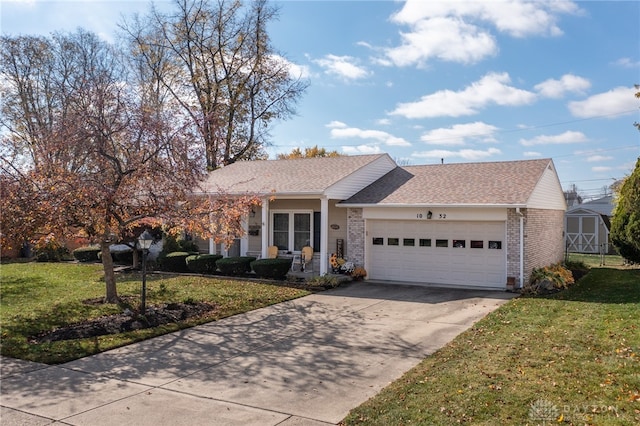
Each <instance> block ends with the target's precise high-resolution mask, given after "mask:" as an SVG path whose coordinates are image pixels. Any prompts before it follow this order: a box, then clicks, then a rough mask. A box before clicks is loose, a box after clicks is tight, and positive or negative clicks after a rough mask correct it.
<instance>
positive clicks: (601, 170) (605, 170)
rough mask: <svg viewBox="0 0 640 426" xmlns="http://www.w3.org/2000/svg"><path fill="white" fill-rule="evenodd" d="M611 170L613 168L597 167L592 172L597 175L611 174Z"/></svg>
mask: <svg viewBox="0 0 640 426" xmlns="http://www.w3.org/2000/svg"><path fill="white" fill-rule="evenodd" d="M611 170H613V169H612V168H611V167H605V166H595V167H592V168H591V171H592V172H596V173H604V172H610V171H611Z"/></svg>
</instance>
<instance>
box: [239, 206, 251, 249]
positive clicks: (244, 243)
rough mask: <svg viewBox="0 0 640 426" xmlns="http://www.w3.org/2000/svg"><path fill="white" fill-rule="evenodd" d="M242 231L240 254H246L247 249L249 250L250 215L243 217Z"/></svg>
mask: <svg viewBox="0 0 640 426" xmlns="http://www.w3.org/2000/svg"><path fill="white" fill-rule="evenodd" d="M242 232H243V235H242V237H240V256H246V255H247V250H249V216H248V215H247V216H246V217H245V218H244V219H242Z"/></svg>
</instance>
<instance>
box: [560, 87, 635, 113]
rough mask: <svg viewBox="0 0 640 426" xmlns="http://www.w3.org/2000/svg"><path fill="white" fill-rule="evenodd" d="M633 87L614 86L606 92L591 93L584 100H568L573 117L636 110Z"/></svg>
mask: <svg viewBox="0 0 640 426" xmlns="http://www.w3.org/2000/svg"><path fill="white" fill-rule="evenodd" d="M635 93H636V90H635V89H634V88H633V87H616V88H614V89H611V90H609V91H608V92H604V93H599V94H597V95H593V96H591V97H589V98H587V99H585V100H584V101H574V102H569V111H571V114H573V116H574V117H579V118H591V117H600V116H604V115H612V116H613V115H619V114H623V113H627V114H631V113H633V112H636V111H637V110H638V106H639V105H638V99H637V98H636V97H635Z"/></svg>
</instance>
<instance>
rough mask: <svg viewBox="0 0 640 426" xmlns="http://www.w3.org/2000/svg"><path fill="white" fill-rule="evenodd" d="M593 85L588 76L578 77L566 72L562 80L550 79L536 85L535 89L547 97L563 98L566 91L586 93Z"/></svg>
mask: <svg viewBox="0 0 640 426" xmlns="http://www.w3.org/2000/svg"><path fill="white" fill-rule="evenodd" d="M590 87H591V83H590V82H589V80H587V79H586V78H582V77H578V76H576V75H573V74H565V75H563V76H562V77H561V78H560V80H554V79H551V78H550V79H548V80H545V81H543V82H542V83H540V84H536V85H535V87H534V88H535V89H536V90H537V91H538V93H540V94H541V95H542V96H544V97H547V98H555V99H559V98H562V97H563V96H564V95H565V93H567V92H573V93H578V94H580V93H584V92H585V91H586V90H588V89H589V88H590Z"/></svg>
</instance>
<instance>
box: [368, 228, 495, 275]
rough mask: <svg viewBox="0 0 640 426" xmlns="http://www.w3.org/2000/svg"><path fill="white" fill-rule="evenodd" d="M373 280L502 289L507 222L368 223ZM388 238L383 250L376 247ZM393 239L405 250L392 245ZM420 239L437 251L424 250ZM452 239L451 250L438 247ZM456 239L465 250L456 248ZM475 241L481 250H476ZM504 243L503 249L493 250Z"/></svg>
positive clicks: (370, 266)
mask: <svg viewBox="0 0 640 426" xmlns="http://www.w3.org/2000/svg"><path fill="white" fill-rule="evenodd" d="M367 230H368V235H369V236H370V238H369V241H368V243H367V250H368V263H369V276H370V278H372V279H383V280H397V281H407V282H427V283H435V284H452V285H461V286H471V287H473V286H483V287H502V286H504V283H505V279H506V256H505V252H504V247H505V242H504V241H503V240H504V235H505V224H504V222H440V221H435V222H425V221H383V220H370V221H368V222H367ZM373 238H382V239H383V242H384V244H383V245H374V244H373ZM389 238H393V239H397V240H398V243H399V245H397V246H395V245H393V246H389V245H388V241H389ZM420 239H424V240H430V241H431V246H429V247H423V246H420ZM436 240H446V242H447V247H436ZM454 240H459V241H458V243H459V244H461V245H463V246H464V247H453V243H454ZM472 241H475V243H474V244H475V245H476V246H479V247H478V248H471V242H472ZM489 241H501V242H502V249H500V250H495V249H489Z"/></svg>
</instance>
